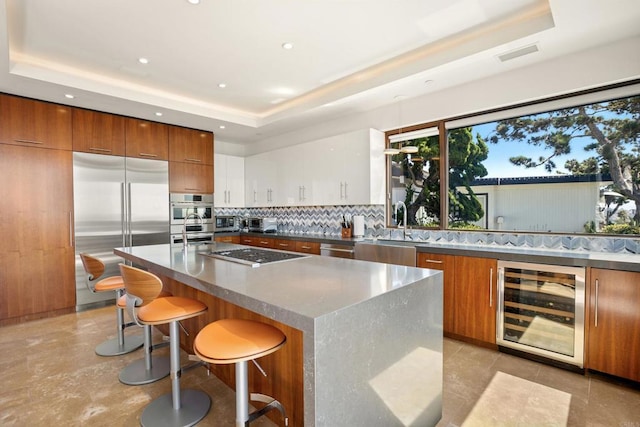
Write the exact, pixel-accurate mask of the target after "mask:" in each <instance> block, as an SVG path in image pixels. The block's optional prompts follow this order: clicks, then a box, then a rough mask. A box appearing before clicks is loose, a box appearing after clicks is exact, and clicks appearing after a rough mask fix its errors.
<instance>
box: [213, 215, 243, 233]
mask: <svg viewBox="0 0 640 427" xmlns="http://www.w3.org/2000/svg"><path fill="white" fill-rule="evenodd" d="M215 223H216V231H238V230H240V226H239V224H238V218H237V217H235V216H231V215H218V216H216V217H215Z"/></svg>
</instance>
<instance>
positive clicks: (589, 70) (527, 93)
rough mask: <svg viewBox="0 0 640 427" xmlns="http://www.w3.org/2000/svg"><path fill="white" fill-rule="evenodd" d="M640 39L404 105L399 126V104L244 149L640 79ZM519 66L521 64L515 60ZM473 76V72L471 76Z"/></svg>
mask: <svg viewBox="0 0 640 427" xmlns="http://www.w3.org/2000/svg"><path fill="white" fill-rule="evenodd" d="M639 46H640V37H634V38H629V39H626V40H622V41H617V42H613V43H610V44H607V45H604V46H601V47H598V48H594V49H588V50H585V51H582V52H578V53H575V54H572V55H567V56H564V57H560V58H555V59H553V60H550V61H546V62H543V63H540V64H537V65H534V66H529V67H523V68H518V69H515V70H513V71H509V72H506V73H502V74H499V75H495V76H491V77H487V78H484V79H480V80H476V81H473V82H471V83H468V84H466V85H462V86H458V87H452V88H449V89H446V90H443V91H440V92H435V93H431V94H428V95H424V96H421V97H416V98H411V99H406V100H404V101H403V105H402V111H403V113H402V123H399V115H398V106H397V105H396V104H393V105H388V106H385V107H381V108H377V109H374V110H371V111H367V112H363V113H356V114H351V115H347V116H344V117H342V118H340V119H337V120H331V121H324V122H321V123H314V124H311V125H309V126H307V127H304V128H301V129H298V130H296V131H294V132H290V133H287V134H284V135H278V136H276V137H271V138H265V139H263V140H261V141H259V142H257V143H254V144H250V145H248V146H247V147H246V152H245V155H251V154H256V153H260V152H264V151H271V150H274V149H276V148H282V147H286V146H290V145H296V144H301V143H303V142H308V141H314V140H318V139H322V138H326V137H329V136H334V135H340V134H344V133H347V132H351V131H355V130H359V129H365V128H374V129H378V130H382V131H385V130H389V129H395V128H398V127H399V126H408V125H411V124H417V123H425V122H429V121H433V120H438V119H445V118H452V117H455V116H459V115H464V114H470V113H475V112H481V111H486V110H489V109H492V108H497V107H504V106H509V105H514V104H518V103H521V102H525V101H532V100H538V99H543V98H547V97H551V96H554V95H561V94H567V93H573V92H576V91H579V90H584V89H589V88H595V87H599V86H603V85H606V84H611V83H616V82H621V81H628V80H631V79H636V78H640V54H639V53H638V52H640V50H639ZM516 60H517V59H516ZM469 72H470V73H473V70H469ZM637 93H640V85H635V86H633V87H629V88H626V89H625V90H623V91H622V93H621V94H620V96H624V95H631V94H637Z"/></svg>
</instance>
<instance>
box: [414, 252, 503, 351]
mask: <svg viewBox="0 0 640 427" xmlns="http://www.w3.org/2000/svg"><path fill="white" fill-rule="evenodd" d="M417 266H418V267H423V268H433V269H436V270H442V271H443V272H444V278H443V286H444V289H443V300H444V301H443V304H444V306H443V329H444V332H445V333H448V334H452V335H455V336H458V337H465V338H469V339H470V340H472V341H476V342H483V343H488V344H495V343H496V304H497V302H498V298H497V293H496V292H497V286H496V284H497V277H496V276H497V267H498V263H497V261H496V260H495V259H490V258H476V257H467V256H457V255H455V256H454V255H444V254H433V253H424V252H419V253H418V255H417Z"/></svg>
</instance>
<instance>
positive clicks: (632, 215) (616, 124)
mask: <svg viewBox="0 0 640 427" xmlns="http://www.w3.org/2000/svg"><path fill="white" fill-rule="evenodd" d="M580 100H583V99H582V98H577V97H576V98H575V99H572V98H567V99H563V100H562V102H561V104H562V106H561V108H555V109H549V110H546V111H545V110H540V108H541V107H542V108H544V107H545V105H538V106H535V107H533V108H529V110H532V109H535V108H536V107H537V108H538V111H536V112H533V113H528V114H521V115H516V116H514V115H513V114H514V113H519V112H520V111H519V110H515V109H514V110H503V111H500V112H499V114H498V117H497V118H496V119H494V120H490V121H486V119H487V118H494V117H496V114H495V113H492V114H491V115H477V116H474V117H467V118H463V119H456V120H450V121H443V122H442V123H441V124H435V125H434V124H431V127H430V129H435V131H436V132H435V133H434V132H433V131H432V133H431V134H430V135H419V137H417V138H416V137H414V136H413V135H412V132H408V133H406V136H405V138H402V137H401V136H400V134H398V135H394V133H393V131H391V132H389V133H388V134H387V135H388V139H389V141H388V147H389V148H395V149H400V150H401V151H400V152H399V153H397V154H393V152H392V153H390V154H389V156H390V161H389V162H388V163H389V178H390V184H389V186H390V194H391V200H390V201H391V206H389V211H388V212H389V213H390V214H391V215H390V218H392V221H390V224H389V225H391V226H393V225H396V224H399V223H400V221H402V220H403V219H404V216H403V215H405V211H404V209H403V208H404V206H403V204H404V205H405V206H406V214H407V224H408V225H409V226H413V227H419V228H441V229H444V228H448V229H466V230H474V229H476V230H501V231H509V232H514V231H515V232H552V233H569V234H572V233H606V234H633V235H637V234H640V96H637V95H636V96H626V97H622V98H615V99H608V100H604V101H597V102H589V103H581V104H579V103H578V102H579V101H580ZM572 102H575V104H572ZM510 113H511V115H510ZM438 129H441V131H440V132H437V131H438ZM444 129H446V131H445V130H444ZM440 135H443V136H442V137H441V136H440ZM394 137H395V138H394ZM403 147H404V150H403ZM407 147H415V148H413V149H411V150H415V153H411V154H409V153H408V152H406V151H411V150H409V149H407ZM440 153H445V154H446V155H445V156H442V155H440ZM445 159H446V163H441V161H442V160H445ZM441 165H444V166H441ZM442 168H444V169H445V173H441V169H442ZM400 201H401V202H403V204H402V203H401V204H399V205H398V202H400ZM443 205H444V206H443ZM396 206H399V209H395V208H396ZM396 211H397V212H398V215H397V216H394V215H393V214H394V213H395V212H396ZM443 218H444V219H445V220H442V219H443Z"/></svg>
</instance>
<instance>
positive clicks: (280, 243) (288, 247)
mask: <svg viewBox="0 0 640 427" xmlns="http://www.w3.org/2000/svg"><path fill="white" fill-rule="evenodd" d="M273 248H274V249H281V250H283V251H291V252H295V250H296V241H295V240H286V239H273Z"/></svg>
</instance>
